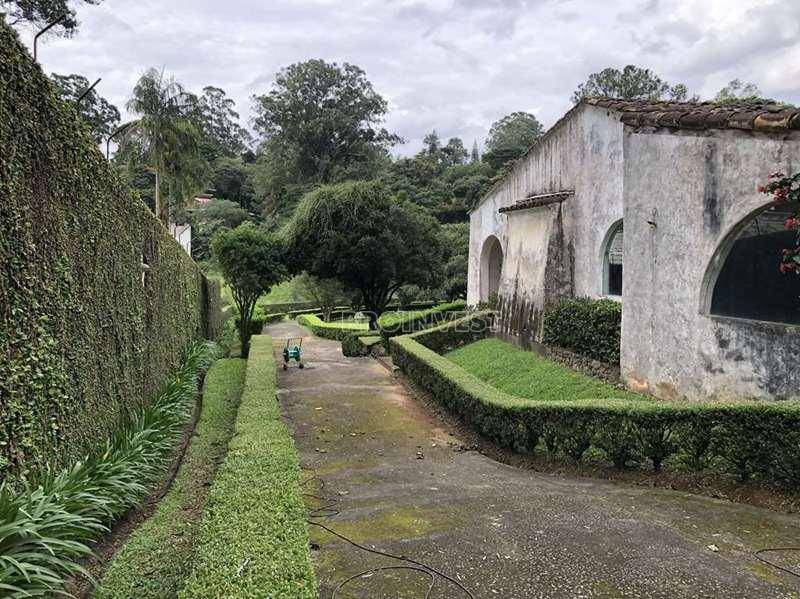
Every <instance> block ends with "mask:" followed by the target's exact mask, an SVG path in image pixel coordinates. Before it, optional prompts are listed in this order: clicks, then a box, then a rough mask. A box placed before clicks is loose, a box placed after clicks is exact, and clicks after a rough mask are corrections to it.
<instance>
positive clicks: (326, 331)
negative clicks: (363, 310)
mask: <svg viewBox="0 0 800 599" xmlns="http://www.w3.org/2000/svg"><path fill="white" fill-rule="evenodd" d="M297 322H298V324H300V325H302V326H304V327H306V328H308V329H311V332H312V333H314V334H315V335H316V336H317V337H322V338H323V339H332V340H334V341H343V340H344V339H345V337H347V336H348V335H349V334H351V333H361V332H365V331H366V329H364V328H361V327H359V328H356V327H352V326H345V325H346V324H349V323H342V322H338V323H337V322H325V321H324V320H322V319H321V318H320V317H319V316H317V315H316V314H301V315H300V316H298V317H297ZM372 334H373V335H376V334H377V331H372Z"/></svg>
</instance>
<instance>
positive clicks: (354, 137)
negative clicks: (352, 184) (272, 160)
mask: <svg viewBox="0 0 800 599" xmlns="http://www.w3.org/2000/svg"><path fill="white" fill-rule="evenodd" d="M254 102H255V110H256V118H255V128H256V130H257V131H258V132H259V133H261V134H262V135H263V136H264V138H265V140H266V141H267V142H268V145H267V148H268V149H270V151H273V152H275V153H278V154H281V155H282V156H283V158H284V160H290V161H291V162H290V164H288V165H287V167H288V168H289V170H290V178H291V179H292V183H328V182H332V181H337V180H340V179H342V178H344V177H347V176H348V175H349V174H350V173H351V172H352V170H351V169H352V168H353V167H354V166H358V165H364V164H365V163H370V162H374V160H375V158H376V156H379V155H381V154H386V152H387V150H388V148H390V147H391V146H393V145H394V144H395V143H397V142H399V141H400V138H399V137H398V136H396V135H393V134H391V133H389V132H388V131H387V130H386V129H384V128H382V127H381V126H380V125H381V123H382V122H383V119H384V117H385V115H386V112H387V110H388V104H387V102H386V100H384V99H383V98H382V97H381V96H380V94H378V93H377V92H376V91H375V89H374V88H373V87H372V83H370V82H369V80H368V79H367V77H366V74H365V73H364V71H362V70H361V69H360V68H359V67H357V66H355V65H352V64H347V63H344V64H343V65H341V66H340V65H338V64H336V63H328V62H325V61H324V60H309V61H306V62H300V63H296V64H293V65H290V66H288V67H286V68H284V69H282V70H281V71H280V72H279V73H278V75H277V77H276V78H275V83H274V85H273V88H272V90H271V91H270V92H269V93H267V94H264V95H261V96H255V97H254Z"/></svg>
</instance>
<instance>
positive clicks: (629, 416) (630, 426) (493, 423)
mask: <svg viewBox="0 0 800 599" xmlns="http://www.w3.org/2000/svg"><path fill="white" fill-rule="evenodd" d="M477 318H479V315H474V316H471V317H468V318H467V319H462V320H460V321H455V322H453V323H449V324H445V325H442V326H440V327H435V328H433V329H427V330H424V331H420V332H418V333H414V334H411V335H403V336H398V337H394V338H392V339H390V340H389V348H390V352H391V355H392V358H393V360H394V363H395V364H396V365H397V366H398V367H400V368H401V369H402V370H403V371H404V372H405V373H406V374H407V376H409V378H411V380H412V381H414V382H415V383H416V384H417V385H419V386H420V387H422V388H424V389H426V390H427V391H429V392H430V393H431V394H432V396H433V397H434V398H435V399H436V400H437V401H438V402H440V403H441V404H442V405H444V406H445V407H446V408H448V409H449V410H451V411H453V412H454V413H456V414H458V415H459V416H460V417H461V418H462V419H463V420H465V421H466V422H467V423H469V424H470V425H471V426H473V427H474V428H475V429H476V430H477V431H478V432H480V433H481V434H482V435H484V436H486V437H487V438H489V439H491V440H493V441H495V442H497V443H498V444H499V445H501V446H503V447H509V448H512V449H514V450H516V451H524V452H530V451H534V450H537V448H539V449H542V448H543V450H546V451H547V453H548V454H549V455H550V456H551V457H552V458H562V457H568V458H570V459H572V460H574V461H580V460H581V459H583V458H584V456H585V455H586V454H587V450H589V449H590V448H593V449H594V450H596V452H595V453H598V452H599V454H600V455H602V456H605V458H606V459H607V460H608V461H609V462H611V463H613V464H614V466H616V467H618V468H625V467H629V466H631V465H632V464H638V465H640V466H642V465H649V466H650V467H652V469H653V470H655V471H658V470H660V469H661V468H662V466H663V465H664V464H665V462H670V464H674V465H675V467H679V468H682V469H688V470H694V471H697V470H704V469H707V468H710V469H712V470H713V471H715V472H719V473H725V474H728V475H731V476H733V477H735V478H736V479H738V480H739V481H741V482H746V481H751V480H752V481H757V482H763V483H769V484H779V485H781V486H783V487H785V488H789V489H798V488H800V453H798V451H797V448H798V447H800V403H798V402H789V401H784V402H774V403H765V402H756V401H751V402H738V403H698V402H683V401H669V402H667V401H655V400H653V401H630V400H628V399H619V398H615V397H606V398H591V399H572V398H569V397H564V398H563V399H550V400H547V401H543V400H540V399H532V398H523V397H519V396H516V395H512V394H510V393H506V392H504V391H502V390H501V389H498V388H496V387H494V386H493V385H491V384H489V383H487V382H486V381H484V380H481V379H480V378H478V377H477V376H475V375H474V374H472V373H471V372H468V371H467V370H466V369H464V368H462V367H461V366H459V365H458V364H456V363H455V362H453V361H452V360H450V359H448V358H447V357H445V356H443V355H440V354H439V353H437V351H446V350H449V349H451V348H453V347H457V346H458V345H462V344H463V343H460V342H459V338H466V339H467V340H474V339H475V338H476V336H477V335H480V334H481V333H479V332H475V331H474V330H471V328H470V327H467V326H465V323H464V320H470V319H473V320H474V319H477ZM434 349H435V350H436V351H434ZM463 355H464V354H462V356H463Z"/></svg>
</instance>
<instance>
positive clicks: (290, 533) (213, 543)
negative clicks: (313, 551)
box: [179, 335, 317, 599]
mask: <svg viewBox="0 0 800 599" xmlns="http://www.w3.org/2000/svg"><path fill="white" fill-rule="evenodd" d="M276 386H277V380H276V366H275V359H274V357H273V354H272V338H271V337H269V336H266V335H256V336H254V337H253V339H252V344H251V348H250V357H249V359H248V361H247V375H246V379H245V387H244V392H243V394H242V400H241V404H240V407H239V414H238V416H237V419H236V428H235V433H234V437H233V439H232V440H231V442H230V445H229V447H228V453H227V455H226V457H225V461H224V462H223V463H222V465H221V466H220V468H219V470H218V471H217V476H216V478H215V479H214V483H213V484H212V486H211V489H210V491H209V495H208V501H207V503H206V508H205V511H204V513H203V522H202V525H201V533H200V542H199V546H198V549H197V558H196V560H197V561H196V563H197V567H196V569H195V571H194V573H193V574H192V576H191V578H190V579H189V581H188V582H187V585H186V587H185V588H184V590H183V592H181V593H180V595H179V597H181V598H182V599H192V598H195V597H208V598H217V597H230V598H240V597H241V598H244V597H272V598H274V599H306V598H307V599H312V598H316V596H317V583H316V578H315V576H314V568H313V566H312V563H311V557H310V555H309V545H308V530H307V526H306V508H305V506H304V504H303V500H302V496H301V490H300V482H299V481H300V466H299V464H298V457H297V452H296V450H295V446H294V443H293V441H292V438H291V436H290V435H289V431H288V429H287V428H286V425H285V424H284V423H283V420H282V419H281V415H280V410H279V406H278V402H277V400H276V398H275V393H276Z"/></svg>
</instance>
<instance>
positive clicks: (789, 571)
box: [753, 547, 800, 578]
mask: <svg viewBox="0 0 800 599" xmlns="http://www.w3.org/2000/svg"><path fill="white" fill-rule="evenodd" d="M777 551H800V547H770V548H769V549H759V550H758V551H756V552H755V553H754V554H753V555H754V556H755V558H756V559H757V560H758V561H760V562H762V563H765V564H767V565H768V566H772V567H773V568H775V569H776V570H780V571H781V572H785V573H786V574H791V575H792V576H796V577H797V578H800V572H798V571H797V570H793V569H792V568H786V567H785V566H781V565H779V564H776V563H775V562H773V561H770V560H768V559H767V558H766V557H764V554H765V553H774V552H777Z"/></svg>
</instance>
